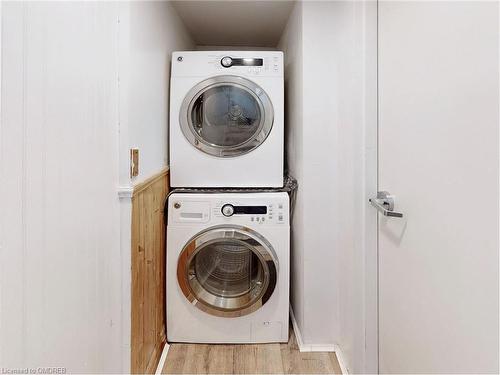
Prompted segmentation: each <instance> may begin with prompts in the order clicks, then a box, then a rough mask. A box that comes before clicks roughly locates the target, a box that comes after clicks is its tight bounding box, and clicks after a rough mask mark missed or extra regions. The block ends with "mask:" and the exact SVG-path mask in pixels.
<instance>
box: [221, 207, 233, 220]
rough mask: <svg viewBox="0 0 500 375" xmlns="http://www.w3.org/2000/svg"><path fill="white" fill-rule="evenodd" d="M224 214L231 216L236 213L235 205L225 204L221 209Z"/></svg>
mask: <svg viewBox="0 0 500 375" xmlns="http://www.w3.org/2000/svg"><path fill="white" fill-rule="evenodd" d="M221 212H222V215H224V216H226V217H229V216H233V214H234V206H233V205H232V204H225V205H224V206H222V209H221Z"/></svg>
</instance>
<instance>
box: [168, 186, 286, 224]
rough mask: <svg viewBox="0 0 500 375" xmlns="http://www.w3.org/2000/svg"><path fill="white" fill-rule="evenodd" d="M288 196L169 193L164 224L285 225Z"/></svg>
mask: <svg viewBox="0 0 500 375" xmlns="http://www.w3.org/2000/svg"><path fill="white" fill-rule="evenodd" d="M289 204H290V203H289V196H288V194H287V193H284V192H276V193H274V192H270V193H267V192H266V193H176V192H174V193H172V194H171V195H170V196H169V198H168V202H167V205H168V206H167V207H166V208H165V209H166V210H167V212H166V213H167V215H168V224H170V225H171V224H174V223H176V224H185V225H200V224H203V225H205V224H210V225H218V224H235V225H246V226H253V227H255V226H256V225H259V226H260V225H289V221H290V220H289Z"/></svg>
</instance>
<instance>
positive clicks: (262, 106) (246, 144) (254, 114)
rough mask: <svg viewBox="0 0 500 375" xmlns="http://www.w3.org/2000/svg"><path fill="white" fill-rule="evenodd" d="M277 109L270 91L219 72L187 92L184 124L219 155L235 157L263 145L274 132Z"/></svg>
mask: <svg viewBox="0 0 500 375" xmlns="http://www.w3.org/2000/svg"><path fill="white" fill-rule="evenodd" d="M273 119H274V111H273V106H272V103H271V100H270V99H269V97H268V96H267V94H266V92H265V91H264V90H263V89H261V88H260V87H259V86H258V85H257V84H255V83H254V82H252V81H249V80H247V79H245V78H243V77H237V76H217V77H213V78H210V79H207V80H205V81H202V82H200V83H199V84H197V85H196V86H195V87H193V89H191V91H190V92H189V93H188V94H187V95H186V97H185V98H184V101H183V103H182V106H181V111H180V118H179V121H180V125H181V129H182V132H183V134H184V136H185V137H186V139H187V140H188V141H189V142H190V143H191V144H192V145H193V146H195V147H196V148H198V149H199V150H201V151H203V152H205V153H207V154H209V155H213V156H217V157H234V156H239V155H242V154H245V153H247V152H250V151H252V150H254V149H255V148H257V147H259V146H260V145H261V144H262V143H263V142H264V141H265V139H266V138H267V136H268V135H269V133H270V132H271V128H272V126H273Z"/></svg>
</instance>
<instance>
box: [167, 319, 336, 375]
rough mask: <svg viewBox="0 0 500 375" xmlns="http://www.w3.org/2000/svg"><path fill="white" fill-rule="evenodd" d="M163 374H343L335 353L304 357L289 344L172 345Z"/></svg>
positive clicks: (303, 354)
mask: <svg viewBox="0 0 500 375" xmlns="http://www.w3.org/2000/svg"><path fill="white" fill-rule="evenodd" d="M162 373H163V374H341V373H342V372H341V370H340V366H339V362H338V360H337V356H336V355H335V353H329V352H308V353H301V352H299V348H298V346H297V341H296V339H295V334H294V332H293V329H292V328H290V338H289V340H288V343H287V344H254V345H241V344H239V345H219V344H208V345H207V344H171V345H170V349H169V351H168V355H167V359H166V361H165V366H164V367H163V371H162Z"/></svg>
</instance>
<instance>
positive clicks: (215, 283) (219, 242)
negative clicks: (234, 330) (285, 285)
mask: <svg viewBox="0 0 500 375" xmlns="http://www.w3.org/2000/svg"><path fill="white" fill-rule="evenodd" d="M273 252H274V250H272V248H271V247H270V244H269V243H267V241H266V240H265V239H264V238H262V237H261V236H260V235H258V234H257V233H252V234H249V232H248V228H247V229H246V232H245V231H244V230H241V229H236V228H213V229H208V230H206V231H204V232H202V233H200V234H198V235H197V236H195V237H194V238H193V239H192V240H191V241H190V242H189V243H188V244H187V245H186V246H185V247H184V249H183V251H182V253H181V255H180V257H179V262H178V268H177V277H178V282H179V286H180V288H181V290H182V292H183V293H184V295H185V297H186V298H187V299H188V300H189V301H190V303H192V304H194V305H195V306H196V307H198V308H199V309H201V310H203V311H205V312H207V313H209V314H211V315H216V316H225V317H234V316H243V315H246V314H249V313H251V312H253V311H255V310H257V309H259V308H260V307H261V306H263V305H264V304H265V303H266V302H267V301H268V300H269V298H270V296H271V294H272V293H273V291H274V288H275V286H276V277H277V274H276V273H277V265H276V261H275V257H274V256H273Z"/></svg>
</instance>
